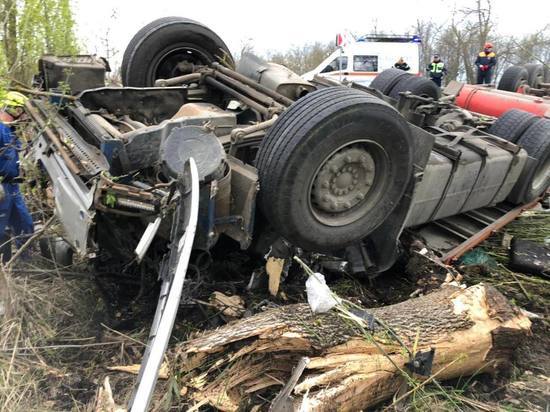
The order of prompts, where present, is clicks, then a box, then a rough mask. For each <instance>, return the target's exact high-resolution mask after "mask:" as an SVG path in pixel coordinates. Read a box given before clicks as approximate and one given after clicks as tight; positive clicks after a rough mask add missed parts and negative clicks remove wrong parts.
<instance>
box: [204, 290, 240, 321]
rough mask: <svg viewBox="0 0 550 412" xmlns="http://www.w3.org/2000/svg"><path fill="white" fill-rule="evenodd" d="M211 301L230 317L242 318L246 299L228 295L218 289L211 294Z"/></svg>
mask: <svg viewBox="0 0 550 412" xmlns="http://www.w3.org/2000/svg"><path fill="white" fill-rule="evenodd" d="M210 303H211V304H212V305H213V306H214V307H215V308H216V309H218V310H219V311H220V312H221V313H222V314H223V315H225V316H227V317H229V318H240V317H241V316H243V314H244V312H245V305H244V300H243V299H242V298H241V297H240V296H237V295H233V296H227V295H225V294H223V293H222V292H217V291H216V292H214V293H212V295H211V296H210Z"/></svg>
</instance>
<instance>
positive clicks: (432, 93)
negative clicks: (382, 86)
mask: <svg viewBox="0 0 550 412" xmlns="http://www.w3.org/2000/svg"><path fill="white" fill-rule="evenodd" d="M402 92H411V93H412V94H414V95H416V96H423V97H431V98H433V99H435V100H437V99H439V97H440V96H441V89H440V88H439V87H437V85H436V84H435V83H434V82H433V81H431V80H430V79H427V78H426V77H416V76H413V75H409V76H406V77H402V78H400V79H399V81H398V82H397V83H396V84H395V86H393V87H392V89H391V91H390V93H389V96H390V97H393V98H394V99H396V100H399V93H402Z"/></svg>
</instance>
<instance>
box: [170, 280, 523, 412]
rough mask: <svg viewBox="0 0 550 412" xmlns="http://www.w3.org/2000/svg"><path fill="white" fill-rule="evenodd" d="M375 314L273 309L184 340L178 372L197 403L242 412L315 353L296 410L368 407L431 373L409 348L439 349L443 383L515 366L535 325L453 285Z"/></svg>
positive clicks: (484, 290) (492, 294) (177, 354)
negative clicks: (415, 365) (514, 355)
mask: <svg viewBox="0 0 550 412" xmlns="http://www.w3.org/2000/svg"><path fill="white" fill-rule="evenodd" d="M350 310H351V311H352V312H353V309H350ZM354 313H356V314H360V313H363V314H364V313H365V312H354ZM369 313H370V314H371V315H373V316H374V317H375V319H376V321H377V326H376V328H375V331H374V332H372V333H371V332H368V331H366V322H365V321H363V320H361V319H362V318H358V317H357V316H353V315H350V311H349V310H347V309H342V307H340V308H339V309H338V310H333V311H331V312H329V313H325V314H317V315H315V314H313V313H312V312H311V310H310V309H309V306H308V305H306V304H298V305H289V306H283V307H280V308H276V309H271V310H268V311H266V312H263V313H260V314H257V315H255V316H252V317H250V318H245V319H241V320H238V321H235V322H232V323H230V324H228V325H226V326H224V327H222V328H219V329H216V330H213V331H209V332H206V333H205V334H203V335H202V336H200V337H197V338H195V339H192V340H189V341H187V342H185V343H183V344H181V345H179V346H178V347H176V349H175V351H174V353H173V354H172V355H173V356H174V358H173V359H174V361H173V362H172V369H173V370H175V371H176V372H177V373H178V375H180V376H184V378H183V381H182V383H183V385H184V386H185V388H184V389H182V390H183V391H184V392H185V393H186V394H187V396H188V397H190V399H191V401H195V402H197V404H198V405H206V404H209V405H211V406H214V407H216V408H219V409H221V410H224V411H236V410H237V409H238V408H239V407H241V408H243V409H250V408H251V405H252V403H253V401H252V398H253V395H255V394H258V395H263V397H266V396H267V397H273V394H274V393H276V392H278V391H279V390H280V387H281V385H284V384H285V383H286V382H287V381H288V380H289V377H290V376H291V374H292V369H293V367H294V366H295V365H297V364H298V363H299V362H300V360H301V359H302V358H303V357H304V356H307V357H309V358H310V360H309V363H307V366H306V368H305V371H304V373H303V374H302V376H301V377H300V379H299V380H298V383H297V385H296V386H295V387H294V388H293V391H292V395H293V398H294V399H293V408H294V410H298V409H299V408H300V405H302V404H303V405H302V406H306V405H307V406H306V407H305V409H304V410H312V411H329V410H335V409H338V410H360V409H365V408H368V407H370V406H372V405H375V404H377V403H379V402H380V401H383V400H385V399H387V398H389V397H391V396H392V395H393V394H394V393H396V391H397V390H398V389H399V388H400V387H401V386H402V384H403V383H404V382H406V380H407V379H410V377H411V376H414V377H415V378H418V379H426V378H427V376H424V377H421V376H417V375H414V374H412V373H411V372H407V370H408V369H407V366H406V365H405V364H406V363H407V362H409V360H410V358H409V355H408V354H407V350H405V347H406V348H408V350H410V351H412V350H413V347H416V348H417V353H418V352H419V351H427V350H430V349H431V348H434V349H435V357H434V360H433V368H432V370H431V374H432V376H434V375H436V377H437V379H440V380H444V379H450V378H456V377H459V376H468V375H472V374H475V373H479V372H487V371H493V370H495V368H497V367H498V366H499V365H501V364H506V363H507V362H508V361H509V356H510V354H511V352H512V351H513V349H514V348H515V347H516V346H517V345H518V342H519V340H520V338H522V337H523V336H524V335H526V334H527V332H528V331H529V328H530V321H529V319H528V318H527V317H526V316H524V315H523V314H521V313H519V312H517V311H516V310H514V309H513V308H512V307H511V306H510V305H509V304H508V302H507V301H506V299H505V298H504V297H503V296H502V295H501V294H500V293H499V292H498V291H497V290H496V289H494V288H493V287H490V286H483V285H476V286H473V287H470V288H468V289H465V290H463V289H460V288H456V287H447V288H444V289H442V290H440V291H437V292H435V293H432V294H430V295H427V296H423V297H420V298H416V299H411V300H408V301H405V302H403V303H399V304H396V305H392V306H386V307H382V308H376V309H371V310H369ZM350 316H351V319H350ZM371 325H372V323H371ZM302 366H303V362H302ZM255 399H258V398H255Z"/></svg>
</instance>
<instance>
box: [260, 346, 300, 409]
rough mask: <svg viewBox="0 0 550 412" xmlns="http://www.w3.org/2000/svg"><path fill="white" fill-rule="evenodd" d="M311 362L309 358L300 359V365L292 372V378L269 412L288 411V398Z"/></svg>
mask: <svg viewBox="0 0 550 412" xmlns="http://www.w3.org/2000/svg"><path fill="white" fill-rule="evenodd" d="M309 361H310V360H309V358H308V357H307V356H304V357H302V358H300V361H299V362H298V365H296V367H295V368H294V370H293V371H292V375H291V376H290V379H289V380H288V382H287V383H286V385H285V386H284V387H283V389H281V391H280V392H279V393H278V394H277V396H276V397H275V399H273V402H272V403H271V406H270V407H269V412H282V411H285V410H286V406H287V405H286V404H287V402H288V397H289V396H290V393H291V392H292V390H293V389H294V387H295V386H296V384H297V383H298V379H300V377H301V376H302V373H304V370H305V368H306V366H307V365H308V364H309Z"/></svg>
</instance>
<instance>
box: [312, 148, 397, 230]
mask: <svg viewBox="0 0 550 412" xmlns="http://www.w3.org/2000/svg"><path fill="white" fill-rule="evenodd" d="M388 172H389V157H388V155H387V153H386V152H385V150H384V149H383V148H382V146H380V145H379V144H378V143H375V142H373V141H371V140H356V141H353V142H350V143H347V144H345V145H342V146H340V147H339V148H338V149H336V150H335V151H333V152H332V153H331V154H329V155H328V156H327V157H326V158H325V159H324V160H323V161H322V162H321V164H320V165H319V167H318V168H317V170H316V171H315V173H314V174H313V177H312V178H311V181H310V185H309V192H308V206H309V210H310V212H311V214H312V215H313V216H314V217H315V219H316V220H318V221H319V222H321V223H323V224H325V225H327V226H343V225H347V224H349V223H352V222H355V221H356V220H358V219H360V218H361V217H362V216H364V215H365V213H366V212H367V211H368V210H370V209H371V208H372V207H373V205H374V204H375V203H376V201H377V199H378V198H379V197H380V195H381V189H382V188H383V186H384V185H385V182H386V181H387V179H389V173H388Z"/></svg>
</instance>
